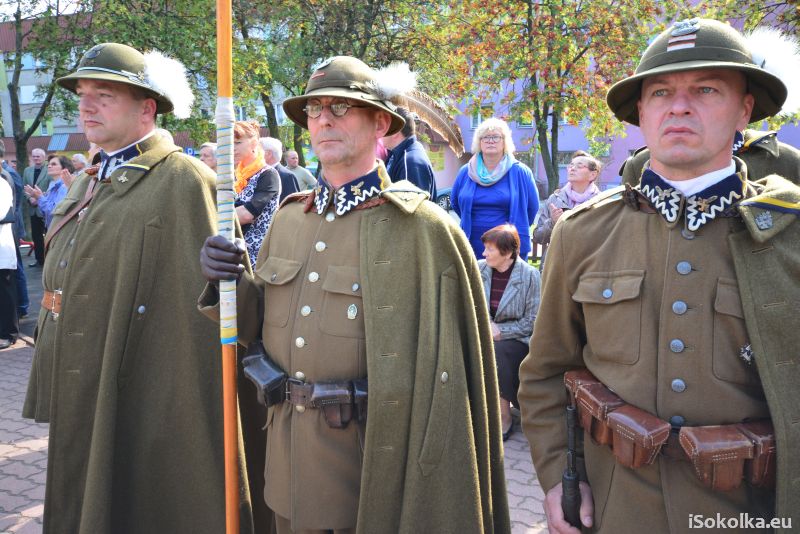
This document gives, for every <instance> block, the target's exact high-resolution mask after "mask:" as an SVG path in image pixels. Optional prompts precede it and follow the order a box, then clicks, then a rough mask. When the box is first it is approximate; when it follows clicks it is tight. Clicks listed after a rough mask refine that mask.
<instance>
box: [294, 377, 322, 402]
mask: <svg viewBox="0 0 800 534" xmlns="http://www.w3.org/2000/svg"><path fill="white" fill-rule="evenodd" d="M313 393H314V384H309V383H307V382H302V381H300V380H298V379H296V378H287V379H286V401H287V402H290V403H292V404H294V405H295V406H302V407H304V408H318V406H315V404H316V403H315V402H314V401H313V400H312V399H311V396H312V395H313Z"/></svg>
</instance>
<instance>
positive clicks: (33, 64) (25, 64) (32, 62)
mask: <svg viewBox="0 0 800 534" xmlns="http://www.w3.org/2000/svg"><path fill="white" fill-rule="evenodd" d="M43 66H44V63H42V61H41V60H40V59H36V58H34V57H33V56H32V55H31V54H22V68H23V69H25V70H32V69H39V68H42V67H43Z"/></svg>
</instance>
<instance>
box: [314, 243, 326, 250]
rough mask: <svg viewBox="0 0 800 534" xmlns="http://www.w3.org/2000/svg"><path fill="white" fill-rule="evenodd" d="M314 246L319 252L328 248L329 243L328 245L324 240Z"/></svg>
mask: <svg viewBox="0 0 800 534" xmlns="http://www.w3.org/2000/svg"><path fill="white" fill-rule="evenodd" d="M314 248H315V249H316V251H317V252H322V251H323V250H325V249H326V248H328V245H326V244H325V242H324V241H317V243H316V244H315V245H314Z"/></svg>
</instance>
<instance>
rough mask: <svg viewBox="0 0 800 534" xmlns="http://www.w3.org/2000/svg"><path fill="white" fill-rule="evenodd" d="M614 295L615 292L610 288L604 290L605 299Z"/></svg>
mask: <svg viewBox="0 0 800 534" xmlns="http://www.w3.org/2000/svg"><path fill="white" fill-rule="evenodd" d="M613 295H614V292H613V291H611V290H610V289H608V288H606V289H604V290H603V298H604V299H610V298H611V297H612V296H613Z"/></svg>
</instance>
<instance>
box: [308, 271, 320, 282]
mask: <svg viewBox="0 0 800 534" xmlns="http://www.w3.org/2000/svg"><path fill="white" fill-rule="evenodd" d="M317 280H319V273H316V272H311V273H308V281H309V282H316V281H317Z"/></svg>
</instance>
